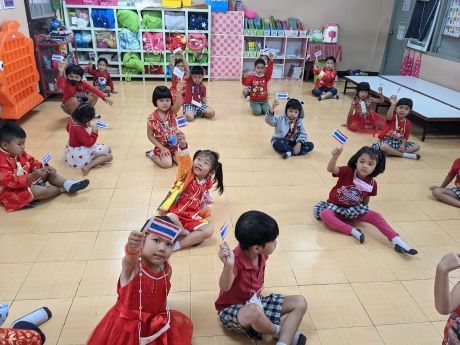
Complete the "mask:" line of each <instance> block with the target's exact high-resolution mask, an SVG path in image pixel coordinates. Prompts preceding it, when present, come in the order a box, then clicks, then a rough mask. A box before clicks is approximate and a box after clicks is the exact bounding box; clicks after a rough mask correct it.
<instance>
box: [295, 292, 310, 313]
mask: <svg viewBox="0 0 460 345" xmlns="http://www.w3.org/2000/svg"><path fill="white" fill-rule="evenodd" d="M292 297H293V301H294V303H295V309H297V310H299V311H301V312H302V313H305V312H306V311H307V300H306V299H305V297H303V296H300V295H298V296H292Z"/></svg>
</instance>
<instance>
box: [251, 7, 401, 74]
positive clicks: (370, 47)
mask: <svg viewBox="0 0 460 345" xmlns="http://www.w3.org/2000/svg"><path fill="white" fill-rule="evenodd" d="M244 4H245V5H246V6H247V7H248V8H250V9H254V10H256V11H257V14H258V15H259V16H261V17H263V18H265V17H268V16H270V15H274V16H275V17H276V18H287V17H290V16H296V17H298V18H299V19H301V20H302V21H303V23H304V24H306V26H307V27H308V28H315V29H322V25H323V24H324V23H325V22H328V21H335V22H337V23H339V24H340V26H341V27H340V30H339V43H340V44H341V45H342V49H343V60H342V62H341V63H340V64H339V66H337V67H338V69H339V70H342V71H343V70H347V69H350V68H351V69H358V68H359V69H361V70H366V71H373V72H378V71H379V70H380V65H381V63H382V56H383V52H384V50H385V44H386V39H387V34H388V28H389V25H390V19H391V14H392V11H393V4H394V0H346V1H344V0H327V1H324V0H308V1H307V0H282V1H280V0H244Z"/></svg>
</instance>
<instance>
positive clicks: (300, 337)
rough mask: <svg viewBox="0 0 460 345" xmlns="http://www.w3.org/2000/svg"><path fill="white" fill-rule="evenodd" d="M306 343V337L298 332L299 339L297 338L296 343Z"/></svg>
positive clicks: (298, 344) (302, 344) (303, 344)
mask: <svg viewBox="0 0 460 345" xmlns="http://www.w3.org/2000/svg"><path fill="white" fill-rule="evenodd" d="M306 343H307V337H306V336H304V335H303V334H302V333H300V334H299V340H297V345H305V344H306Z"/></svg>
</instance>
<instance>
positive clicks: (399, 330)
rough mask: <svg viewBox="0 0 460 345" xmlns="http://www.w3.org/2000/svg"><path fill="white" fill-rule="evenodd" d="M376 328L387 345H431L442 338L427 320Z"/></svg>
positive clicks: (437, 342)
mask: <svg viewBox="0 0 460 345" xmlns="http://www.w3.org/2000/svg"><path fill="white" fill-rule="evenodd" d="M377 330H378V332H379V333H380V336H381V337H382V339H383V341H384V342H385V344H387V345H432V344H440V343H441V340H442V338H441V336H440V335H439V334H438V333H437V332H436V330H435V329H434V327H433V326H432V324H431V323H429V322H422V323H410V324H400V325H382V326H377Z"/></svg>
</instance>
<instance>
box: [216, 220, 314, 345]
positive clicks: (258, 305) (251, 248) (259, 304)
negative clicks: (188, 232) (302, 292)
mask: <svg viewBox="0 0 460 345" xmlns="http://www.w3.org/2000/svg"><path fill="white" fill-rule="evenodd" d="M278 234H279V229H278V224H277V223H276V221H275V220H274V219H273V218H272V217H270V216H269V215H267V214H265V213H263V212H260V211H248V212H245V213H243V214H242V215H241V216H240V218H239V219H238V221H237V222H236V226H235V237H236V239H237V240H238V244H239V245H238V246H237V247H236V248H235V249H234V250H233V251H232V250H231V249H230V247H229V246H228V244H227V242H224V243H223V244H222V245H221V246H220V250H219V259H220V260H221V261H222V262H223V263H224V268H223V270H222V274H221V276H220V280H219V286H220V293H219V297H218V299H217V300H216V303H215V306H216V309H217V312H218V315H219V319H220V322H221V324H222V325H223V326H224V327H225V328H227V329H229V330H232V331H235V332H238V333H245V334H246V335H248V336H249V337H250V338H251V339H253V340H255V341H258V340H261V339H262V336H263V335H266V336H271V337H273V338H275V339H278V340H277V341H278V342H277V343H276V344H277V345H305V344H306V342H307V339H306V337H305V336H304V335H303V334H302V333H300V332H298V329H299V325H300V323H301V321H302V318H303V316H304V314H305V312H306V310H307V302H306V301H305V298H304V297H303V296H283V295H281V294H270V295H269V296H266V297H262V296H261V291H262V289H263V287H264V276H265V263H266V261H267V259H268V256H269V255H270V254H272V253H273V252H274V251H275V249H276V238H277V237H278ZM283 315H287V317H286V318H285V319H284V321H283V323H282V324H281V316H283Z"/></svg>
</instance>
